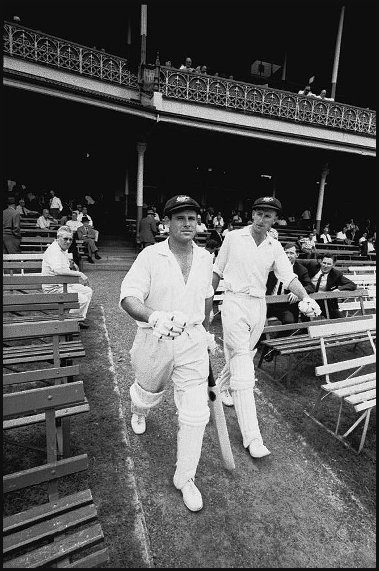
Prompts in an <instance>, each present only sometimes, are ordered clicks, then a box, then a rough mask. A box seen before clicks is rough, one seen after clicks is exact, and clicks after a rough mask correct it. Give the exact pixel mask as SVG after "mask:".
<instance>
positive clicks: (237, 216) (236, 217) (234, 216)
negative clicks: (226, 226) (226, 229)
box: [232, 211, 242, 224]
mask: <svg viewBox="0 0 379 571" xmlns="http://www.w3.org/2000/svg"><path fill="white" fill-rule="evenodd" d="M233 212H234V211H233ZM233 212H232V222H233V224H242V218H241V213H240V211H238V212H234V213H233Z"/></svg>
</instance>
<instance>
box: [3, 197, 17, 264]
mask: <svg viewBox="0 0 379 571" xmlns="http://www.w3.org/2000/svg"><path fill="white" fill-rule="evenodd" d="M20 243H21V230H20V213H19V212H17V210H16V201H15V198H14V196H8V207H7V208H6V209H5V210H3V254H17V253H19V252H21V248H20Z"/></svg>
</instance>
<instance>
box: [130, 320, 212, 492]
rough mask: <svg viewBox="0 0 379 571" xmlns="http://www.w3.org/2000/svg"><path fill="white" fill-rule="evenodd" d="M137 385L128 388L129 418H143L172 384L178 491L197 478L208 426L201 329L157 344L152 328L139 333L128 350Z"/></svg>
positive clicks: (206, 362)
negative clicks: (176, 420)
mask: <svg viewBox="0 0 379 571" xmlns="http://www.w3.org/2000/svg"><path fill="white" fill-rule="evenodd" d="M130 358H131V363H132V367H133V370H134V373H135V381H134V383H133V384H132V386H131V387H130V397H131V401H132V403H131V411H132V413H136V414H140V415H143V416H147V415H148V413H149V411H150V410H151V408H153V407H154V406H156V405H158V404H159V403H160V402H161V400H162V398H163V394H164V391H165V390H166V389H167V387H168V385H169V383H170V380H172V381H173V384H174V401H175V405H176V408H177V411H178V421H179V430H178V437H177V462H176V471H175V474H174V485H175V487H176V488H178V489H181V488H182V487H183V486H184V484H185V483H186V482H188V480H189V479H191V478H195V474H196V469H197V466H198V463H199V460H200V455H201V447H202V443H203V435H204V431H205V427H206V425H207V423H208V421H209V414H210V412H209V407H208V383H207V378H208V373H209V357H208V351H207V341H206V336H205V329H204V327H203V326H202V325H196V326H194V327H190V328H188V329H185V330H184V332H183V333H182V334H181V335H180V336H178V337H175V338H174V339H173V340H169V339H167V340H166V339H164V340H163V339H162V340H161V339H158V338H157V337H155V336H154V335H153V330H152V329H151V328H142V327H141V328H139V329H138V331H137V334H136V337H135V340H134V343H133V347H132V348H131V350H130Z"/></svg>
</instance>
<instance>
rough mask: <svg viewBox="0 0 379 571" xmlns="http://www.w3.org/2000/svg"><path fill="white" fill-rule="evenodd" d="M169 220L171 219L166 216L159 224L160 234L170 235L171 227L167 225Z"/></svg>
mask: <svg viewBox="0 0 379 571" xmlns="http://www.w3.org/2000/svg"><path fill="white" fill-rule="evenodd" d="M168 220H169V219H168V218H167V216H165V217H164V218H163V220H162V222H160V223H159V224H158V230H159V234H167V235H168V233H169V231H170V226H169V225H168V224H167V222H168Z"/></svg>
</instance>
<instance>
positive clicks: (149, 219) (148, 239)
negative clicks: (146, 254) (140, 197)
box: [139, 208, 158, 248]
mask: <svg viewBox="0 0 379 571" xmlns="http://www.w3.org/2000/svg"><path fill="white" fill-rule="evenodd" d="M156 234H158V228H157V223H156V222H155V220H154V210H153V209H152V208H149V209H148V211H147V214H146V216H144V217H143V218H141V221H140V223H139V239H140V241H141V244H142V248H146V246H151V245H152V244H155V235H156Z"/></svg>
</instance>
